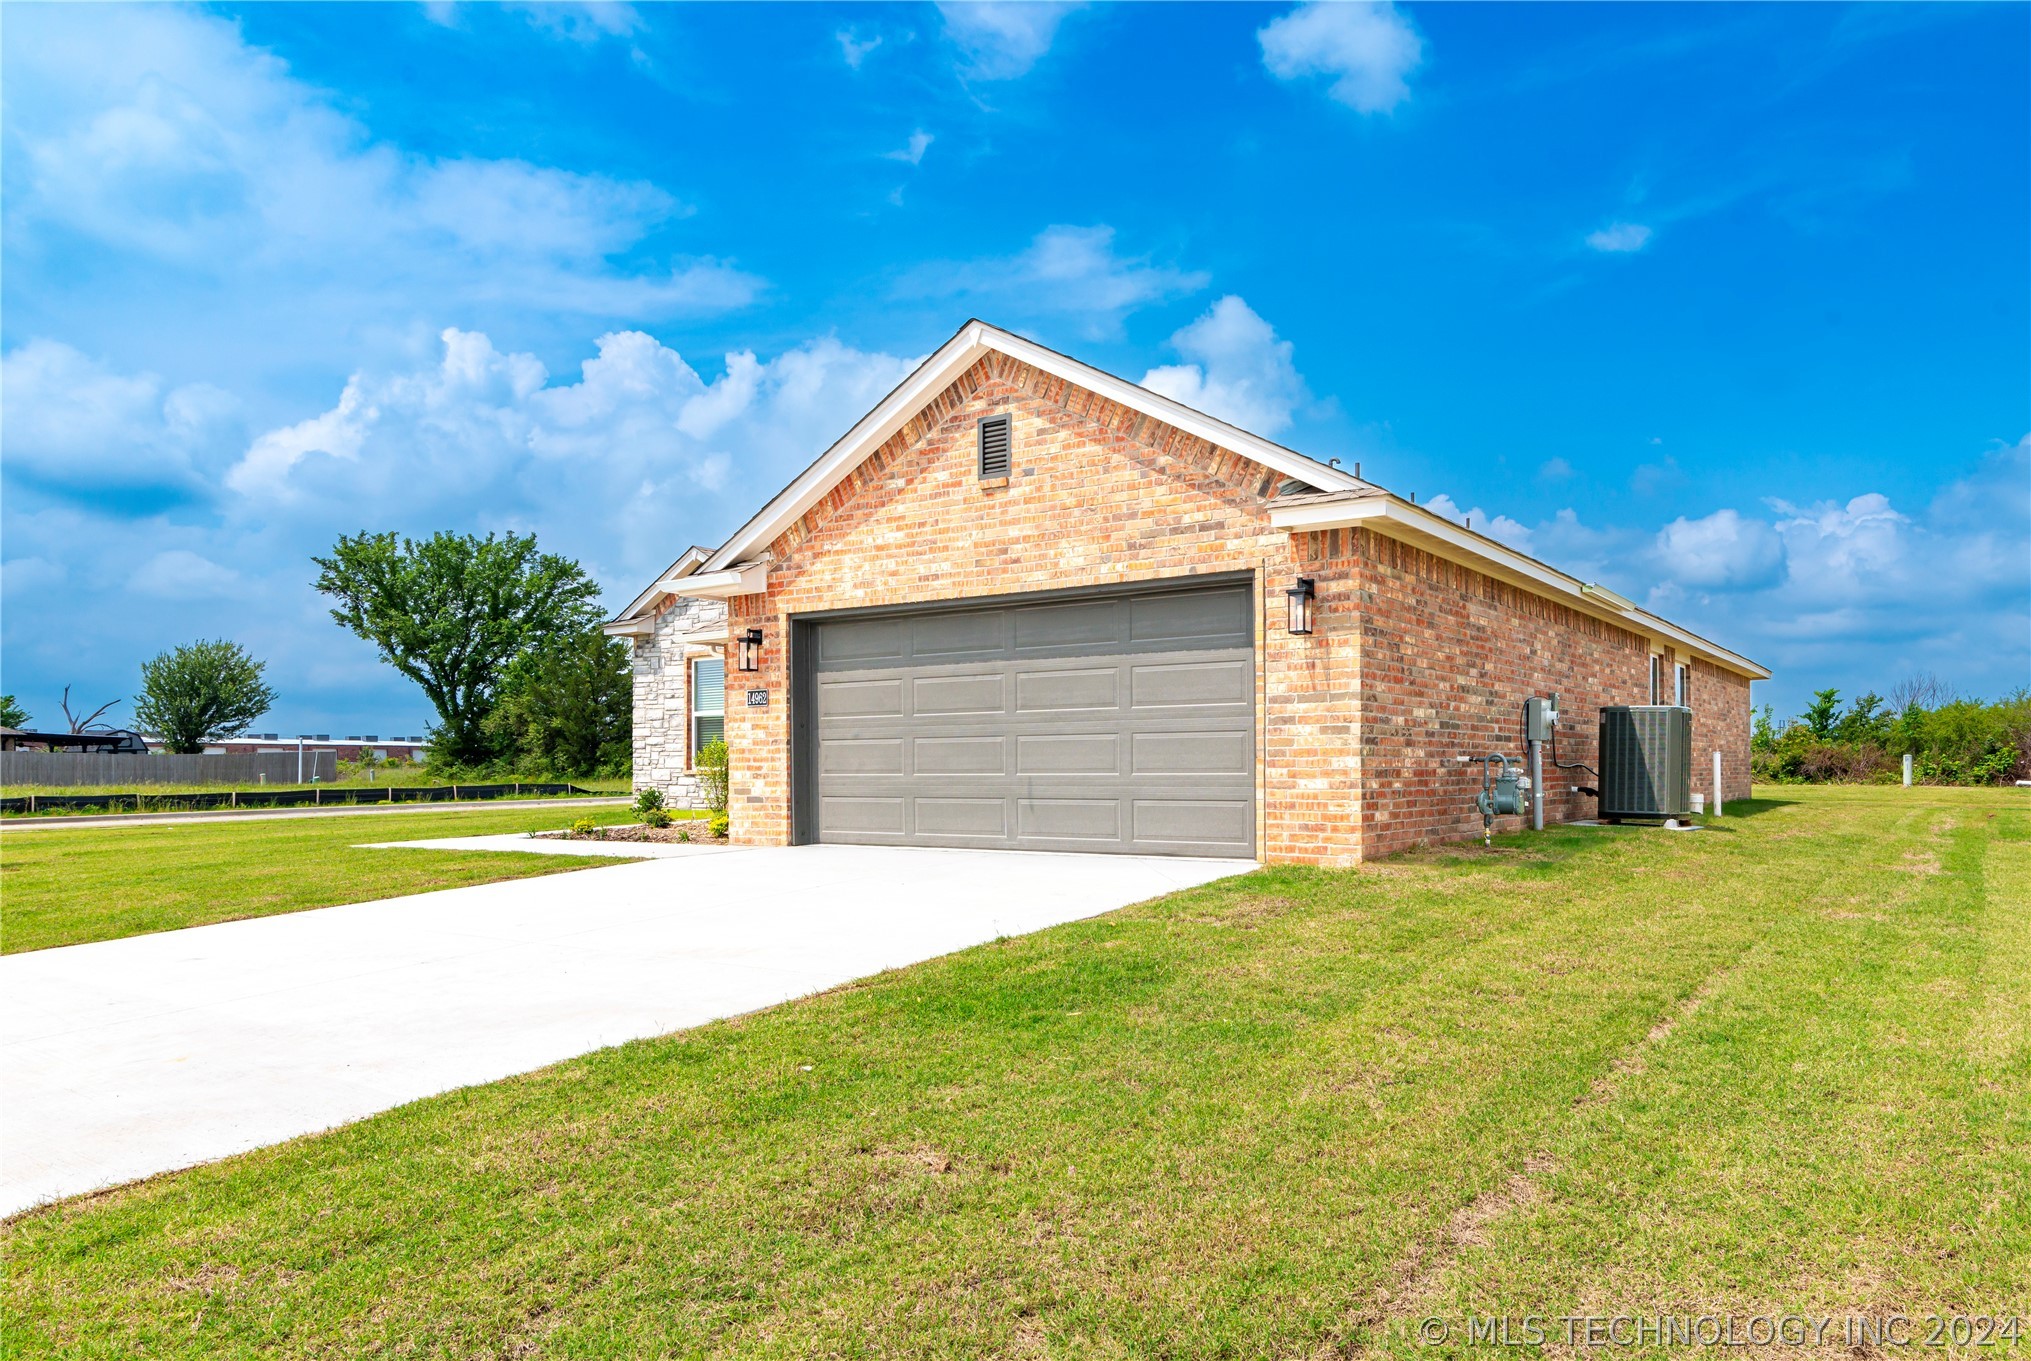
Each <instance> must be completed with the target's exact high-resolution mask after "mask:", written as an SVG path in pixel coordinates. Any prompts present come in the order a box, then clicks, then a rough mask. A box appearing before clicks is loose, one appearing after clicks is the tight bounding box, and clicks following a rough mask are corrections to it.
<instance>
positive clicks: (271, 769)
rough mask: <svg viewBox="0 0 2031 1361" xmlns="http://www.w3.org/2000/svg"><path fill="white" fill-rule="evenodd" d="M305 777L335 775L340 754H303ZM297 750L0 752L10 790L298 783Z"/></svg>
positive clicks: (0, 770) (3, 780)
mask: <svg viewBox="0 0 2031 1361" xmlns="http://www.w3.org/2000/svg"><path fill="white" fill-rule="evenodd" d="M302 769H303V781H308V780H310V779H312V778H316V779H320V780H335V779H337V778H338V753H337V752H335V751H330V750H325V751H306V752H304V753H303V767H302ZM296 772H297V764H296V753H295V752H293V751H285V752H261V753H259V754H258V755H257V754H255V753H253V752H247V753H244V754H241V755H237V756H165V755H156V754H150V755H147V756H134V755H114V754H112V753H109V752H68V751H0V785H5V786H6V787H8V788H10V789H14V788H26V787H28V786H31V785H34V786H40V787H47V788H52V789H64V788H70V789H76V788H79V787H85V788H91V787H107V788H117V789H126V788H129V787H131V786H134V785H143V784H218V785H228V784H230V785H241V786H246V787H253V786H258V785H262V784H297V783H299V781H298V779H297V774H296Z"/></svg>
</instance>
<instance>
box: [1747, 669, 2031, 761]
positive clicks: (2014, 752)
mask: <svg viewBox="0 0 2031 1361" xmlns="http://www.w3.org/2000/svg"><path fill="white" fill-rule="evenodd" d="M1891 693H1892V695H1893V696H1897V697H1898V698H1899V699H1901V700H1902V702H1903V707H1902V708H1901V709H1886V708H1884V707H1883V705H1884V701H1883V700H1882V699H1881V698H1880V697H1879V696H1877V695H1876V694H1874V693H1873V692H1872V693H1869V694H1865V695H1863V696H1862V697H1861V698H1860V699H1858V700H1856V701H1855V702H1854V703H1853V704H1851V705H1850V706H1849V707H1848V709H1847V711H1846V712H1845V713H1843V712H1841V711H1840V710H1839V707H1838V694H1837V692H1835V691H1833V690H1821V691H1819V692H1818V693H1817V694H1816V695H1815V696H1814V699H1813V703H1812V705H1811V706H1810V708H1809V709H1808V710H1807V711H1806V713H1805V714H1804V715H1803V716H1802V717H1800V718H1797V719H1793V720H1792V721H1790V722H1789V723H1785V724H1781V725H1780V724H1779V723H1777V722H1776V721H1775V719H1774V717H1773V716H1772V715H1771V713H1770V711H1769V710H1768V709H1767V708H1766V709H1765V710H1764V711H1763V713H1762V714H1760V715H1758V716H1757V720H1756V726H1755V733H1754V736H1753V737H1752V739H1751V742H1750V750H1751V757H1750V765H1751V768H1752V770H1753V771H1754V774H1755V777H1756V778H1757V779H1759V780H1769V781H1775V782H1777V783H1780V784H1782V783H1795V782H1801V781H1815V782H1817V781H1854V782H1868V781H1891V780H1895V779H1896V778H1897V777H1898V773H1899V770H1898V768H1899V766H1900V765H1901V758H1903V757H1905V756H1910V757H1911V758H1912V775H1913V778H1915V779H1916V780H1918V781H1920V782H1922V783H1925V784H2007V783H2009V782H2010V781H2012V780H2020V779H2027V778H2031V690H2019V691H2017V692H2016V693H2014V694H2012V695H2009V696H2007V697H2005V698H2004V699H2001V700H1998V701H1996V702H1994V703H1985V702H1983V701H1981V700H1972V699H1946V698H1944V696H1945V695H1946V694H1947V693H1948V692H1947V691H1946V690H1945V689H1944V687H1943V686H1941V685H1939V684H1938V682H1936V681H1934V682H1931V683H1930V688H1923V687H1920V686H1918V685H1917V683H1916V682H1906V683H1905V684H1904V685H1901V686H1898V687H1896V688H1895V689H1893V690H1892V692H1891Z"/></svg>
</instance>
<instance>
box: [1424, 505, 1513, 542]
mask: <svg viewBox="0 0 2031 1361" xmlns="http://www.w3.org/2000/svg"><path fill="white" fill-rule="evenodd" d="M1424 507H1425V509H1426V510H1429V511H1431V512H1432V513H1434V514H1436V515H1443V516H1445V517H1446V518H1447V519H1448V520H1451V521H1453V522H1454V523H1455V524H1458V525H1462V526H1464V527H1466V528H1468V529H1476V530H1479V531H1480V532H1481V533H1483V534H1486V535H1487V536H1488V537H1489V538H1491V539H1499V540H1500V541H1501V542H1503V543H1506V544H1508V545H1509V546H1510V547H1511V548H1514V549H1517V550H1518V551H1520V552H1524V553H1528V552H1530V551H1531V533H1530V527H1529V526H1528V525H1525V524H1523V523H1522V522H1521V521H1518V520H1512V519H1510V518H1509V517H1508V516H1507V515H1495V514H1491V513H1489V512H1488V511H1485V510H1483V509H1481V507H1479V506H1461V505H1460V504H1459V503H1458V502H1456V501H1454V500H1453V498H1452V497H1450V496H1448V495H1446V494H1445V493H1444V492H1440V493H1439V494H1438V495H1437V496H1434V497H1432V498H1431V499H1430V500H1429V501H1426V502H1425V503H1424Z"/></svg>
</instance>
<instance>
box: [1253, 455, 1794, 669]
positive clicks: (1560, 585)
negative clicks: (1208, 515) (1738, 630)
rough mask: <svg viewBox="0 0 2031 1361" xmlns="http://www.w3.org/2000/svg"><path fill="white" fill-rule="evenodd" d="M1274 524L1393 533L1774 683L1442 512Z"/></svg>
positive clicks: (1319, 511)
mask: <svg viewBox="0 0 2031 1361" xmlns="http://www.w3.org/2000/svg"><path fill="white" fill-rule="evenodd" d="M1269 522H1270V523H1271V524H1272V525H1274V526H1276V527H1277V528H1278V529H1283V530H1288V531H1289V532H1291V533H1293V534H1298V533H1306V532H1309V531H1313V530H1320V529H1349V528H1354V527H1357V526H1360V527H1365V528H1369V529H1373V530H1375V531H1376V532H1377V533H1378V534H1387V535H1389V536H1390V537H1391V538H1395V539H1402V540H1404V541H1406V542H1409V543H1415V544H1418V545H1419V546H1421V547H1427V548H1431V549H1433V550H1434V551H1436V552H1438V553H1439V555H1440V556H1442V557H1447V558H1452V559H1454V560H1455V561H1460V560H1466V561H1468V562H1470V563H1472V564H1474V565H1475V566H1477V567H1481V568H1483V569H1493V575H1495V576H1499V577H1502V578H1503V579H1505V580H1508V581H1510V582H1512V583H1515V584H1518V585H1523V586H1526V587H1532V588H1536V589H1539V590H1541V591H1543V592H1544V593H1546V594H1549V595H1552V596H1556V597H1563V598H1565V599H1567V600H1569V601H1571V602H1572V603H1573V604H1574V605H1576V606H1577V607H1578V608H1579V609H1581V610H1583V611H1584V612H1586V613H1588V614H1592V615H1594V616H1596V617H1598V618H1604V619H1608V620H1610V621H1611V622H1614V623H1617V624H1620V625H1622V626H1623V627H1625V628H1627V629H1629V630H1630V631H1631V632H1632V633H1639V634H1642V635H1644V636H1645V637H1649V638H1659V637H1661V638H1668V639H1670V640H1671V641H1672V642H1674V643H1677V644H1679V645H1680V646H1682V647H1684V648H1685V649H1686V650H1687V651H1689V652H1691V653H1693V654H1695V655H1697V656H1701V657H1704V658H1706V659H1707V660H1708V661H1710V662H1714V663H1716V664H1717V665H1720V666H1723V667H1726V668H1727V669H1728V670H1730V671H1734V672H1738V673H1740V674H1742V675H1745V676H1748V677H1750V678H1751V679H1752V680H1767V679H1769V677H1770V669H1769V668H1768V667H1766V666H1759V665H1758V664H1757V663H1755V662H1752V661H1750V660H1749V659H1748V658H1747V657H1744V656H1742V655H1741V654H1740V653H1736V652H1730V651H1729V650H1728V649H1727V648H1724V647H1722V646H1720V645H1719V644H1717V643H1712V642H1709V641H1707V640H1706V639H1705V638H1702V637H1700V636H1699V635H1698V634H1696V633H1690V632H1687V631H1686V630H1685V629H1682V628H1680V627H1679V626H1678V625H1676V624H1673V623H1671V622H1670V621H1669V620H1665V619H1660V618H1658V617H1657V616H1656V615H1654V614H1651V613H1650V612H1649V611H1648V610H1643V609H1639V608H1637V607H1636V606H1635V605H1633V604H1629V603H1628V602H1626V601H1623V600H1622V599H1621V597H1619V596H1614V594H1613V592H1610V591H1605V590H1599V589H1592V590H1590V589H1589V588H1588V584H1587V583H1586V582H1583V581H1581V580H1580V579H1579V578H1578V577H1572V576H1567V575H1566V574H1565V573H1564V572H1561V571H1559V570H1558V569H1557V568H1555V567H1549V566H1546V565H1545V564H1544V563H1541V562H1539V561H1538V560H1537V559H1536V558H1533V557H1530V556H1529V555H1527V554H1524V553H1519V552H1517V551H1516V550H1515V549H1513V548H1510V547H1508V546H1507V545H1505V544H1501V543H1498V542H1497V541H1496V540H1494V539H1491V538H1488V537H1487V536H1486V535H1482V534H1476V533H1475V532H1474V531H1472V530H1471V529H1467V528H1465V527H1463V526H1461V525H1458V524H1455V523H1454V522H1453V521H1451V520H1448V519H1447V518H1446V517H1445V516H1443V515H1438V514H1435V513H1434V512H1432V511H1429V510H1427V509H1425V508H1424V507H1423V506H1417V505H1412V504H1410V503H1409V502H1406V501H1401V500H1398V499H1397V498H1396V497H1394V496H1387V495H1384V496H1374V497H1367V498H1364V499H1362V500H1359V501H1328V502H1324V503H1314V504H1311V505H1296V506H1289V507H1286V508H1284V509H1282V510H1278V509H1277V508H1276V507H1275V506H1274V505H1273V504H1272V506H1271V507H1270V512H1269ZM1610 597H1612V599H1611V598H1610Z"/></svg>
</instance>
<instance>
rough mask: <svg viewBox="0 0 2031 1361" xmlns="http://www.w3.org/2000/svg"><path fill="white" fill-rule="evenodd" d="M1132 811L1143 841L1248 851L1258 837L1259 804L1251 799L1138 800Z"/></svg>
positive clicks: (1136, 831) (1139, 839)
mask: <svg viewBox="0 0 2031 1361" xmlns="http://www.w3.org/2000/svg"><path fill="white" fill-rule="evenodd" d="M1131 813H1132V815H1133V817H1134V819H1135V839H1136V840H1137V841H1141V842H1166V843H1170V844H1173V845H1181V846H1182V845H1192V846H1227V847H1232V848H1233V849H1235V850H1245V849H1247V848H1248V847H1249V846H1250V845H1252V844H1253V842H1254V839H1255V806H1254V803H1253V801H1252V800H1248V799H1230V800H1213V799H1137V800H1136V801H1135V804H1134V806H1133V808H1132V809H1131Z"/></svg>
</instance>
